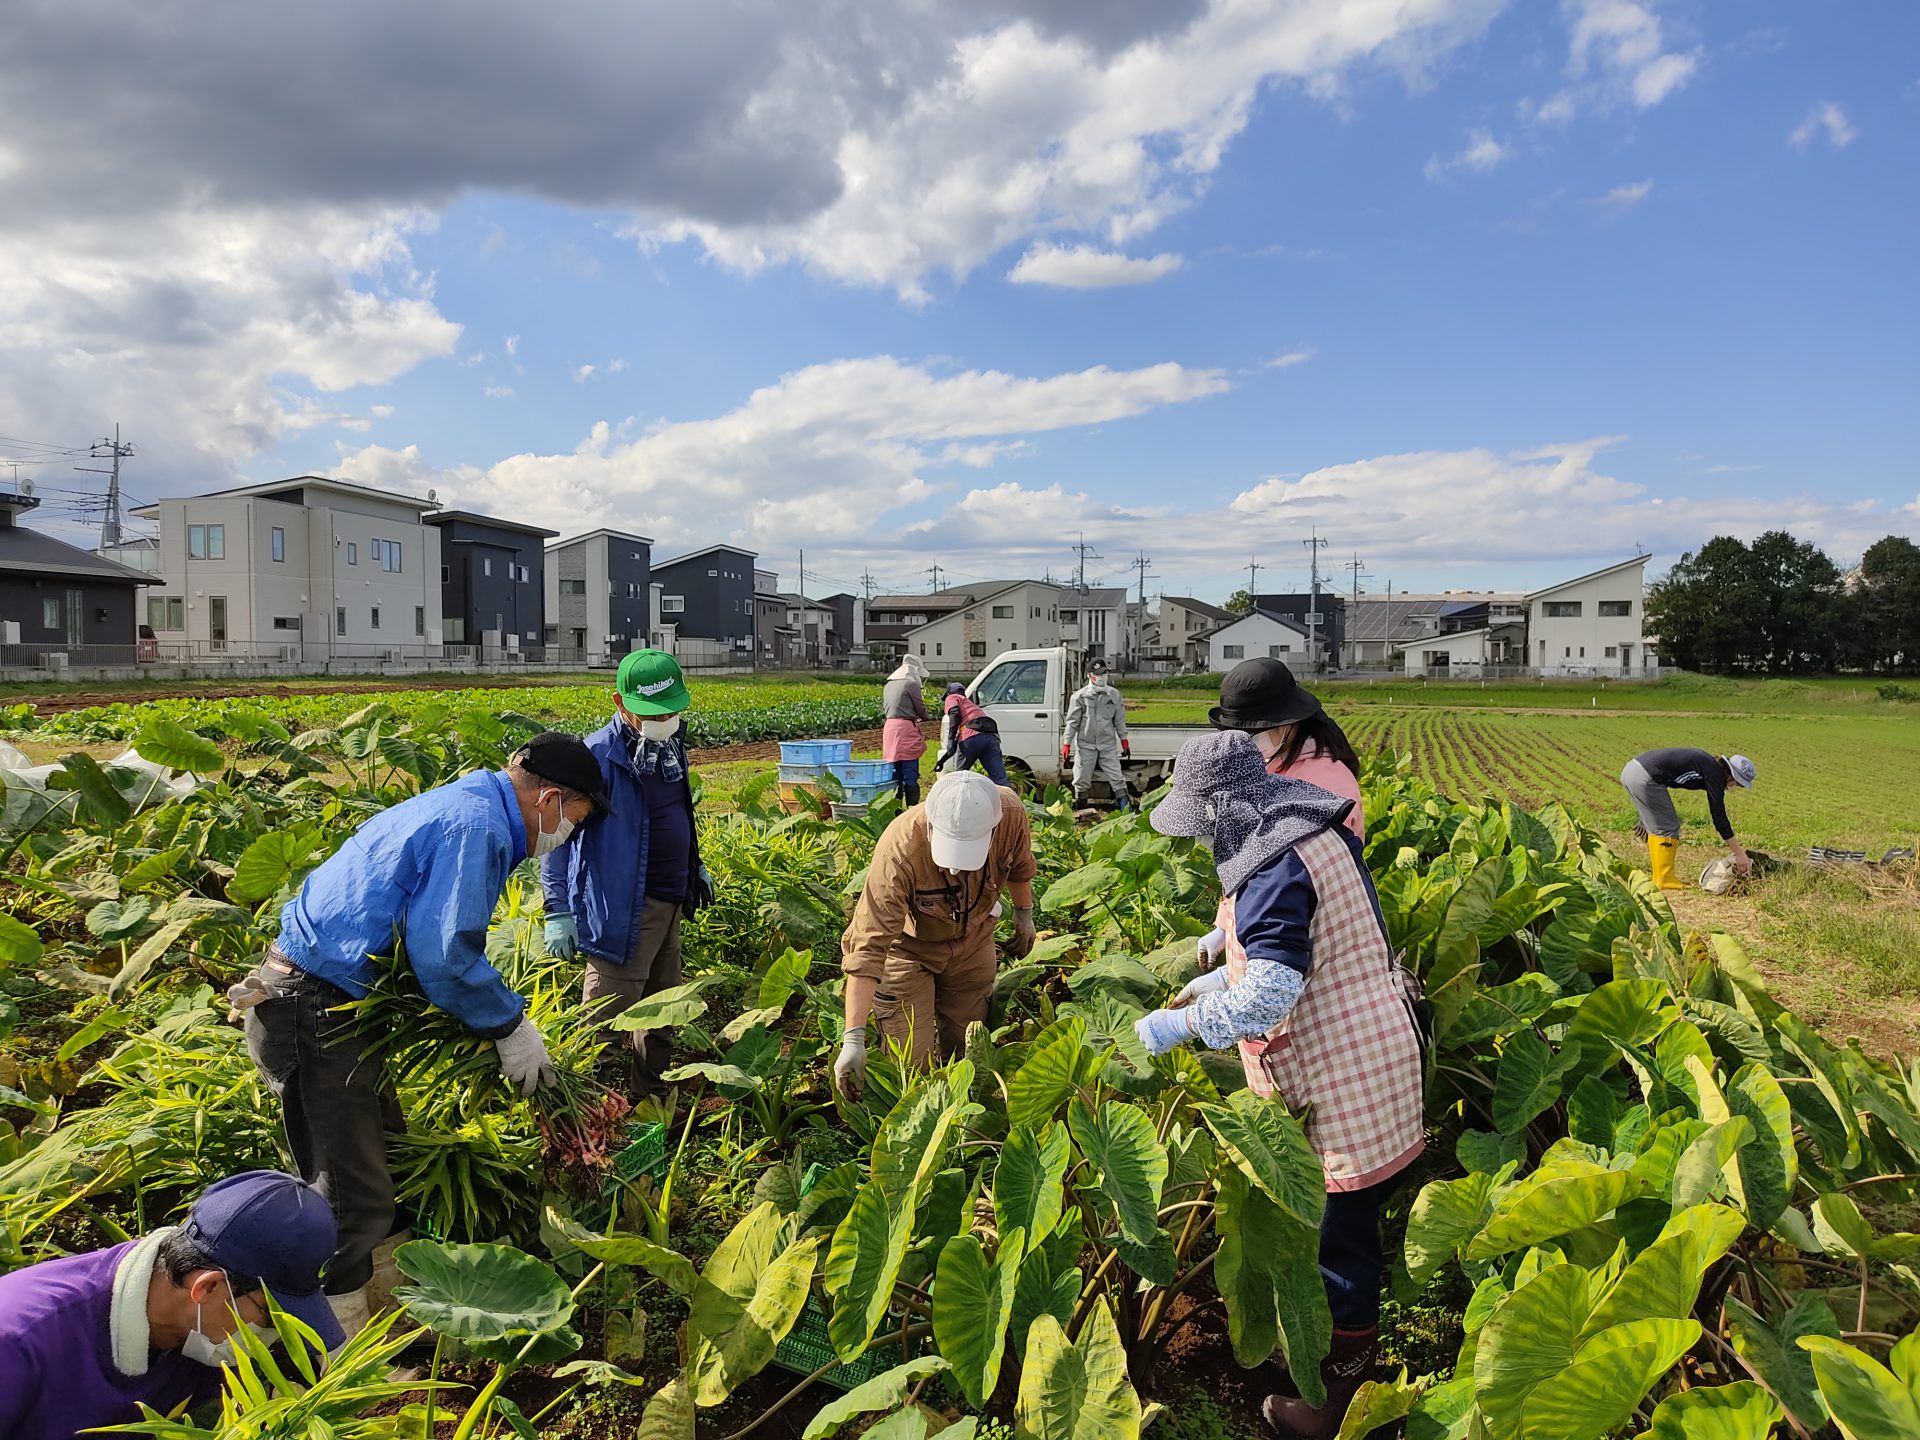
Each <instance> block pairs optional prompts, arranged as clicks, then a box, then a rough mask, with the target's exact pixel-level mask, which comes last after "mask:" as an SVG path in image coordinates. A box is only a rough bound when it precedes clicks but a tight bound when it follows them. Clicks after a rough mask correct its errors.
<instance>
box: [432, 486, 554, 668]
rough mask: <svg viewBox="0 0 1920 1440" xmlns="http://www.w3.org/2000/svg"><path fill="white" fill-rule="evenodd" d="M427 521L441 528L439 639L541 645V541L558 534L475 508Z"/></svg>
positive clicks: (543, 580)
mask: <svg viewBox="0 0 1920 1440" xmlns="http://www.w3.org/2000/svg"><path fill="white" fill-rule="evenodd" d="M423 518H424V519H425V520H426V523H427V524H429V525H432V526H436V527H437V528H438V529H439V531H440V614H441V639H442V640H444V641H445V642H446V643H447V644H449V645H490V646H493V647H496V648H499V649H503V650H530V649H534V648H536V647H538V646H539V645H541V644H543V643H544V641H545V636H546V631H547V582H546V549H545V546H544V544H543V543H542V542H544V541H547V540H550V539H552V538H553V537H554V535H556V534H557V533H558V532H557V531H554V530H542V529H540V528H539V527H538V526H536V525H522V524H520V523H518V522H517V521H513V520H501V519H499V518H497V517H496V516H492V515H476V514H475V513H474V512H473V511H471V510H440V511H437V512H435V513H432V514H429V515H426V516H424V517H423ZM508 637H512V638H511V640H509V638H508Z"/></svg>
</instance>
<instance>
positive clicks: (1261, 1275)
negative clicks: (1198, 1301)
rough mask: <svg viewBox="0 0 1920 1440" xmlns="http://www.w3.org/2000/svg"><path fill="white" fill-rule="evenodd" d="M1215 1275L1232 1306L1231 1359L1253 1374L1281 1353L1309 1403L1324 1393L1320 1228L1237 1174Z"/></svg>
mask: <svg viewBox="0 0 1920 1440" xmlns="http://www.w3.org/2000/svg"><path fill="white" fill-rule="evenodd" d="M1215 1223H1216V1224H1217V1225H1218V1227H1219V1230H1220V1252H1219V1255H1218V1257H1217V1258H1216V1259H1215V1261H1214V1265H1213V1277H1214V1282H1215V1284H1216V1285H1217V1286H1218V1288H1219V1291H1220V1295H1221V1298H1222V1299H1224V1300H1225V1301H1226V1306H1227V1337H1228V1339H1229V1340H1230V1341H1231V1342H1232V1344H1233V1355H1234V1358H1235V1359H1236V1360H1238V1361H1239V1362H1240V1364H1241V1365H1242V1366H1245V1367H1246V1368H1248V1369H1251V1368H1252V1367H1253V1366H1255V1365H1258V1364H1261V1363H1262V1362H1263V1361H1265V1360H1266V1359H1267V1357H1268V1356H1270V1355H1272V1354H1273V1352H1274V1350H1275V1349H1279V1350H1281V1351H1282V1352H1283V1353H1284V1354H1285V1355H1286V1358H1287V1368H1288V1370H1289V1371H1290V1372H1291V1373H1292V1374H1293V1376H1294V1377H1295V1379H1296V1381H1297V1382H1298V1383H1299V1385H1300V1389H1301V1393H1302V1394H1303V1395H1305V1396H1306V1397H1307V1399H1309V1400H1311V1401H1314V1402H1316V1403H1317V1402H1318V1401H1319V1400H1320V1399H1321V1397H1322V1394H1323V1393H1324V1392H1323V1391H1322V1388H1321V1385H1320V1361H1321V1359H1322V1357H1324V1356H1325V1355H1326V1353H1327V1347H1328V1345H1329V1343H1330V1342H1331V1341H1332V1339H1333V1318H1332V1315H1331V1314H1330V1313H1329V1311H1328V1309H1327V1291H1326V1284H1325V1282H1324V1281H1323V1280H1322V1279H1321V1277H1320V1269H1319V1256H1320V1231H1319V1227H1318V1226H1315V1225H1308V1224H1306V1223H1304V1222H1303V1221H1301V1220H1299V1219H1298V1218H1297V1217H1295V1216H1293V1215H1291V1214H1289V1213H1288V1212H1287V1211H1285V1210H1283V1209H1281V1208H1280V1206H1278V1205H1276V1204H1275V1203H1274V1202H1273V1200H1272V1198H1271V1197H1270V1196H1268V1194H1267V1193H1266V1192H1265V1191H1264V1190H1262V1189H1260V1188H1259V1187H1258V1186H1256V1185H1255V1184H1254V1183H1253V1182H1252V1181H1251V1180H1249V1179H1248V1178H1247V1177H1246V1176H1245V1175H1244V1174H1242V1173H1241V1172H1240V1171H1239V1170H1237V1169H1233V1170H1228V1171H1226V1172H1225V1173H1223V1174H1222V1175H1221V1177H1220V1191H1219V1196H1218V1209H1217V1210H1216V1212H1215Z"/></svg>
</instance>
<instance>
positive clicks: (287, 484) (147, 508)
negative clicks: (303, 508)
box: [127, 475, 438, 519]
mask: <svg viewBox="0 0 1920 1440" xmlns="http://www.w3.org/2000/svg"><path fill="white" fill-rule="evenodd" d="M312 489H321V490H338V491H342V492H344V493H345V494H348V495H363V496H365V497H366V498H367V499H369V500H385V501H387V502H388V503H389V504H394V505H413V506H417V507H418V508H420V509H421V510H432V509H435V508H437V505H438V502H437V501H434V500H423V499H421V498H420V497H419V496H417V495H398V494H395V493H394V492H393V491H391V490H379V489H376V488H374V487H373V486H371V485H356V484H354V483H353V482H352V481H351V480H332V479H329V478H328V477H327V476H325V475H290V476H288V477H287V478H286V479H285V480H270V481H268V482H266V483H265V484H263V485H234V486H230V487H229V488H227V489H225V490H208V491H204V492H203V493H201V494H199V495H169V496H165V497H164V498H165V499H167V500H214V499H223V498H230V497H233V496H242V495H259V496H262V497H263V498H267V499H271V498H272V497H273V495H274V494H275V493H276V492H277V491H281V490H312ZM159 510H160V506H159V505H158V504H154V505H141V506H139V507H137V508H136V509H133V510H129V511H128V512H127V513H128V514H129V515H138V516H140V517H141V518H143V519H145V518H150V517H152V516H154V515H156V514H158V513H159Z"/></svg>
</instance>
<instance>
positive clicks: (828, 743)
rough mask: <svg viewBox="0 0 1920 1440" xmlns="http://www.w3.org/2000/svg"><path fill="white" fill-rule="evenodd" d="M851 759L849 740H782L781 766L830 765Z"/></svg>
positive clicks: (851, 745) (851, 749) (851, 746)
mask: <svg viewBox="0 0 1920 1440" xmlns="http://www.w3.org/2000/svg"><path fill="white" fill-rule="evenodd" d="M851 759H853V742H852V741H851V740H782V741H781V742H780V763H781V764H782V765H832V764H835V763H837V762H839V761H842V760H851Z"/></svg>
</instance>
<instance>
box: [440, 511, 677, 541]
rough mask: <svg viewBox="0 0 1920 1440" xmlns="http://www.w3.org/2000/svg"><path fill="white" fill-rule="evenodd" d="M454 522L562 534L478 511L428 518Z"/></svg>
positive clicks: (522, 531) (443, 512) (537, 532)
mask: <svg viewBox="0 0 1920 1440" xmlns="http://www.w3.org/2000/svg"><path fill="white" fill-rule="evenodd" d="M454 520H464V521H466V522H467V523H468V524H470V525H491V526H492V527H493V528H494V529H496V530H511V531H513V532H514V533H515V534H517V535H545V536H549V537H551V536H554V535H558V534H559V533H560V532H559V531H558V530H542V529H541V528H540V527H539V526H538V525H523V524H521V523H520V521H518V520H502V519H501V518H500V517H499V516H498V515H482V514H481V513H480V512H479V511H478V510H436V511H435V512H434V513H433V514H431V515H429V516H427V524H429V525H445V524H448V523H450V522H451V521H454ZM649 543H651V542H649Z"/></svg>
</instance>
